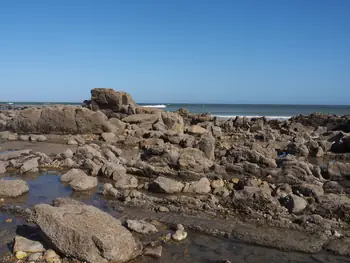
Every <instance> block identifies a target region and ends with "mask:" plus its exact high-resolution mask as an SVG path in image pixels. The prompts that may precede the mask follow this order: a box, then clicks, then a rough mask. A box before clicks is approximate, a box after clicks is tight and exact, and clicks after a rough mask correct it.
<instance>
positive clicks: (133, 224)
mask: <svg viewBox="0 0 350 263" xmlns="http://www.w3.org/2000/svg"><path fill="white" fill-rule="evenodd" d="M126 225H127V227H128V228H129V229H130V230H133V231H135V232H137V233H140V234H144V235H148V234H154V233H157V232H158V229H157V228H156V227H155V226H154V225H152V224H151V223H148V222H146V221H144V220H131V219H128V220H126Z"/></svg>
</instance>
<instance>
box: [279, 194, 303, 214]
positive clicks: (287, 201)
mask: <svg viewBox="0 0 350 263" xmlns="http://www.w3.org/2000/svg"><path fill="white" fill-rule="evenodd" d="M282 204H283V205H284V206H285V207H286V208H287V209H288V211H289V212H290V213H294V214H296V213H300V212H302V211H303V210H304V209H305V208H306V207H307V202H306V200H305V199H304V198H302V197H300V196H297V195H295V194H290V195H288V196H286V197H285V198H284V199H283V201H282Z"/></svg>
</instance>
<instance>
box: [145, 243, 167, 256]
mask: <svg viewBox="0 0 350 263" xmlns="http://www.w3.org/2000/svg"><path fill="white" fill-rule="evenodd" d="M162 253H163V247H162V246H158V247H154V248H153V247H148V248H146V249H145V251H144V253H143V254H144V255H145V256H150V257H154V258H161V257H162Z"/></svg>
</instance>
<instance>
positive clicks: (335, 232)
mask: <svg viewBox="0 0 350 263" xmlns="http://www.w3.org/2000/svg"><path fill="white" fill-rule="evenodd" d="M333 236H335V237H341V234H340V233H339V232H338V231H337V230H334V232H333Z"/></svg>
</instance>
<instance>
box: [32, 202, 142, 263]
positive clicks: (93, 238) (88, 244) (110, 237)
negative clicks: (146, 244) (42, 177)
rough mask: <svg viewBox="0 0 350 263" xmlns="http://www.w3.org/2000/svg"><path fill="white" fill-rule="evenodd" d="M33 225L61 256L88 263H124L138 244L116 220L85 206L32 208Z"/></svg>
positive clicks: (135, 252) (134, 251)
mask: <svg viewBox="0 0 350 263" xmlns="http://www.w3.org/2000/svg"><path fill="white" fill-rule="evenodd" d="M33 220H34V222H35V223H36V224H37V225H38V226H39V227H40V228H41V230H42V231H43V233H44V234H45V235H46V236H47V238H48V239H49V240H50V241H51V242H52V243H53V244H54V245H55V247H56V248H57V249H58V250H59V251H60V252H61V253H62V254H64V255H66V256H68V257H73V258H76V259H79V260H81V261H87V262H90V263H107V262H108V261H113V262H127V261H129V260H131V259H133V258H134V257H135V256H137V255H138V254H139V253H140V245H139V244H138V243H137V242H136V241H135V239H134V237H133V236H132V234H131V233H130V232H129V231H128V230H127V229H126V228H124V227H123V226H122V225H121V223H120V221H119V220H117V219H115V218H113V217H112V216H111V215H109V214H107V213H105V212H102V211H101V210H99V209H98V208H96V207H93V206H88V205H73V204H71V205H63V206H59V207H52V206H50V205H47V204H40V205H36V206H35V207H34V216H33Z"/></svg>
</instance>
